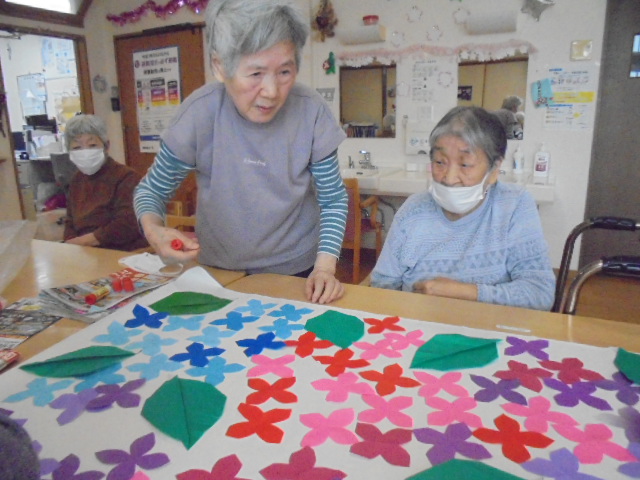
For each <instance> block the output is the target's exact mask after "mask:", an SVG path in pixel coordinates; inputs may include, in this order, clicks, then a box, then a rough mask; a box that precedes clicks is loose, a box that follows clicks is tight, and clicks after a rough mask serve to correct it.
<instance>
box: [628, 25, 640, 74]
mask: <svg viewBox="0 0 640 480" xmlns="http://www.w3.org/2000/svg"><path fill="white" fill-rule="evenodd" d="M629 76H630V77H631V78H640V33H638V34H636V35H635V36H634V37H633V48H632V49H631V71H630V73H629Z"/></svg>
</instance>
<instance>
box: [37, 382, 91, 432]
mask: <svg viewBox="0 0 640 480" xmlns="http://www.w3.org/2000/svg"><path fill="white" fill-rule="evenodd" d="M97 396H98V392H96V390H95V389H93V388H88V389H86V390H82V391H80V392H78V393H65V394H64V395H60V396H59V397H58V398H56V399H55V400H54V401H53V402H51V403H50V404H49V406H50V407H52V408H58V409H61V410H63V412H62V413H61V414H60V415H59V416H58V419H57V420H58V424H59V425H66V424H67V423H69V422H72V421H74V420H75V419H76V418H78V417H79V416H80V414H81V413H82V412H84V411H85V409H86V408H87V405H88V404H89V403H90V402H91V401H92V400H93V399H94V398H96V397H97Z"/></svg>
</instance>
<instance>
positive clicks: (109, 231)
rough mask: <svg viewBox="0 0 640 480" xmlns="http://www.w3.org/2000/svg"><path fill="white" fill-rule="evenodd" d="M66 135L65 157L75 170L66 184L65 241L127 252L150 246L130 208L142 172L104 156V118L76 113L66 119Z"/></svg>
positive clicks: (107, 140)
mask: <svg viewBox="0 0 640 480" xmlns="http://www.w3.org/2000/svg"><path fill="white" fill-rule="evenodd" d="M64 138H65V143H66V146H67V150H68V151H69V159H70V160H71V161H72V162H73V163H74V164H75V165H76V167H78V170H79V171H78V172H76V173H75V174H74V175H73V177H72V178H71V181H70V183H69V192H68V194H67V217H66V219H65V228H64V241H65V242H66V243H73V244H76V245H85V246H90V247H103V248H112V249H115V250H126V251H131V250H136V249H138V248H143V247H146V246H148V243H147V241H146V239H145V238H144V236H142V234H141V232H140V229H139V227H138V223H137V222H136V217H135V213H134V211H133V190H134V189H135V187H136V185H137V184H138V182H139V181H140V175H138V174H137V173H136V172H135V171H134V170H132V169H131V168H129V167H127V166H125V165H122V164H120V163H118V162H116V161H115V160H114V159H113V158H111V157H109V156H108V155H107V151H108V149H109V139H108V137H107V127H106V125H105V124H104V122H103V121H102V119H100V118H99V117H96V116H95V115H76V116H75V117H73V118H71V119H69V120H68V121H67V123H66V125H65V130H64Z"/></svg>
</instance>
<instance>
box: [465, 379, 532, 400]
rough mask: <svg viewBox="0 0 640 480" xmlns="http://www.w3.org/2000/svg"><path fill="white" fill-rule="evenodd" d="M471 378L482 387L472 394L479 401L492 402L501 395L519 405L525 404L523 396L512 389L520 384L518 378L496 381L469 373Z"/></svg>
mask: <svg viewBox="0 0 640 480" xmlns="http://www.w3.org/2000/svg"><path fill="white" fill-rule="evenodd" d="M471 380H473V381H474V383H475V384H476V385H478V386H479V387H482V390H478V391H477V392H476V393H475V394H474V395H473V398H475V399H476V400H477V401H479V402H493V401H494V400H495V399H496V398H499V397H502V398H504V399H505V400H508V401H509V402H512V403H517V404H519V405H526V404H527V399H526V398H525V396H524V395H522V394H521V393H518V392H515V391H514V389H516V388H518V387H519V386H520V382H519V381H518V380H499V381H498V382H497V383H496V382H494V381H493V380H491V379H489V378H487V377H482V376H480V375H471Z"/></svg>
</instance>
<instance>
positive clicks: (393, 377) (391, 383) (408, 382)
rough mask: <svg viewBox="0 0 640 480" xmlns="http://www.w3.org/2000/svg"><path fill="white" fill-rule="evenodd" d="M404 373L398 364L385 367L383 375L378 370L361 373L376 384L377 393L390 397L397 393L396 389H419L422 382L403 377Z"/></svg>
mask: <svg viewBox="0 0 640 480" xmlns="http://www.w3.org/2000/svg"><path fill="white" fill-rule="evenodd" d="M403 373H404V371H403V370H402V367H401V366H400V365H398V364H397V363H394V364H393V365H389V366H387V367H384V370H383V372H382V373H380V372H378V371H376V370H367V371H366V372H361V373H360V376H361V377H362V378H365V379H367V380H370V381H372V382H376V391H377V392H378V394H379V395H382V396H384V395H389V394H390V393H393V392H395V391H396V387H404V388H414V387H419V386H420V382H418V381H417V380H414V379H413V378H409V377H403V376H402V374H403Z"/></svg>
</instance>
